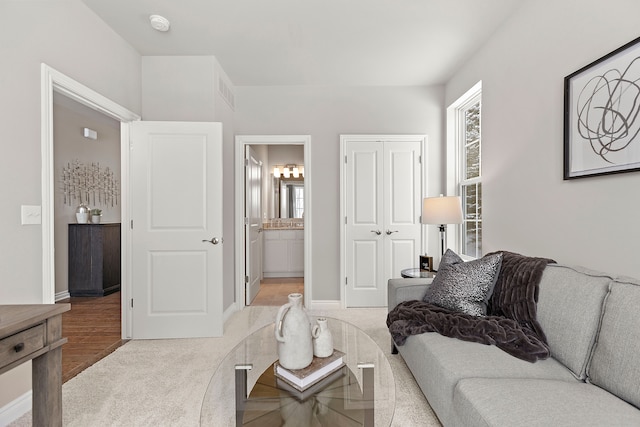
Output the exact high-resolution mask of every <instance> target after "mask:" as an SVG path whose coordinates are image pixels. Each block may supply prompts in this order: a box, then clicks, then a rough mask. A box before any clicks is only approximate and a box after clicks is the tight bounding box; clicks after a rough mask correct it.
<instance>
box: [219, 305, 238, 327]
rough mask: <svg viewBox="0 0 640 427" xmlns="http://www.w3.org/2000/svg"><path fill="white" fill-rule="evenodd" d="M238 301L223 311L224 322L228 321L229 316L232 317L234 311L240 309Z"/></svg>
mask: <svg viewBox="0 0 640 427" xmlns="http://www.w3.org/2000/svg"><path fill="white" fill-rule="evenodd" d="M238 310H239V308H238V303H237V302H234V303H233V304H231V305H230V306H229V307H228V308H227V309H226V310H225V311H224V313H222V324H225V323H227V320H229V318H230V317H231V315H232V314H233V313H235V312H236V311H238Z"/></svg>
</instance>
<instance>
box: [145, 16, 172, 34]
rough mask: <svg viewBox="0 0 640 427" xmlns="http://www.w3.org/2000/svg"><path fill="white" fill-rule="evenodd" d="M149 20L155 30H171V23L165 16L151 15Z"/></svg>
mask: <svg viewBox="0 0 640 427" xmlns="http://www.w3.org/2000/svg"><path fill="white" fill-rule="evenodd" d="M149 21H151V27H152V28H153V29H154V30H158V31H162V32H165V31H169V26H170V25H171V23H170V22H169V20H168V19H167V18H165V17H164V16H160V15H151V16H150V17H149Z"/></svg>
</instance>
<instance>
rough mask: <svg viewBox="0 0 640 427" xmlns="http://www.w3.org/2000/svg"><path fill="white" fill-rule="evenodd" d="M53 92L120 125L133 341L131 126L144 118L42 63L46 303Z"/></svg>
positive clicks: (47, 296) (48, 293)
mask: <svg viewBox="0 0 640 427" xmlns="http://www.w3.org/2000/svg"><path fill="white" fill-rule="evenodd" d="M53 92H58V93H60V94H62V95H64V96H66V97H68V98H70V99H72V100H74V101H76V102H79V103H80V104H83V105H85V106H87V107H89V108H91V109H93V110H96V111H98V112H100V113H102V114H104V115H106V116H108V117H110V118H112V119H114V120H117V121H119V122H120V153H121V154H120V162H121V176H120V207H121V209H122V213H121V215H122V224H123V226H122V227H121V230H122V259H121V263H122V284H121V300H122V301H123V304H122V313H121V319H122V338H130V337H131V318H130V311H129V310H127V309H126V308H127V307H129V305H128V304H125V303H124V301H128V300H129V299H130V294H131V281H130V277H129V275H130V269H129V255H130V247H131V236H130V229H129V227H127V226H125V225H126V224H128V223H129V221H130V219H131V213H130V210H129V209H130V204H129V123H130V122H133V121H137V120H140V116H139V115H137V114H136V113H133V112H132V111H129V110H128V109H126V108H124V107H122V106H121V105H119V104H116V103H115V102H113V101H111V100H110V99H108V98H106V97H104V96H102V95H100V94H99V93H97V92H95V91H94V90H92V89H90V88H88V87H87V86H84V85H83V84H81V83H79V82H77V81H75V80H73V79H72V78H70V77H68V76H66V75H64V74H62V73H61V72H59V71H57V70H55V69H53V68H51V67H50V66H48V65H47V64H44V63H42V64H41V66H40V129H41V133H40V138H41V144H40V146H41V154H42V158H41V168H42V169H41V170H42V178H41V179H42V182H41V187H42V303H43V304H53V303H54V302H55V277H56V276H55V248H54V244H55V243H54V222H53V221H54V201H53V198H54V191H55V188H54V186H55V182H56V180H55V176H54V173H55V171H54V167H53Z"/></svg>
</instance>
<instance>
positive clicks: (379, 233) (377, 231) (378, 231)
mask: <svg viewBox="0 0 640 427" xmlns="http://www.w3.org/2000/svg"><path fill="white" fill-rule="evenodd" d="M371 232H372V233H376V234H377V235H378V236H379V235H381V234H382V231H380V230H371Z"/></svg>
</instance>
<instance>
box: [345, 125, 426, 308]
mask: <svg viewBox="0 0 640 427" xmlns="http://www.w3.org/2000/svg"><path fill="white" fill-rule="evenodd" d="M340 139H341V141H340V142H341V150H342V153H343V157H344V158H343V161H344V164H343V168H342V170H343V172H342V181H343V182H342V212H343V214H344V231H343V233H342V236H343V237H342V238H343V242H342V248H343V256H342V263H343V271H344V273H345V277H344V285H345V305H346V306H347V307H383V306H386V305H387V281H388V280H389V279H390V278H393V277H400V271H401V270H402V269H404V268H408V267H412V266H415V265H416V264H417V263H418V257H419V254H420V251H421V248H422V234H423V233H422V227H421V224H420V214H421V212H420V209H421V203H420V201H421V200H422V197H421V196H422V177H423V174H422V167H421V161H422V149H423V146H424V139H425V137H424V136H414V135H397V136H392V135H378V136H376V135H343V136H341V138H340Z"/></svg>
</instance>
